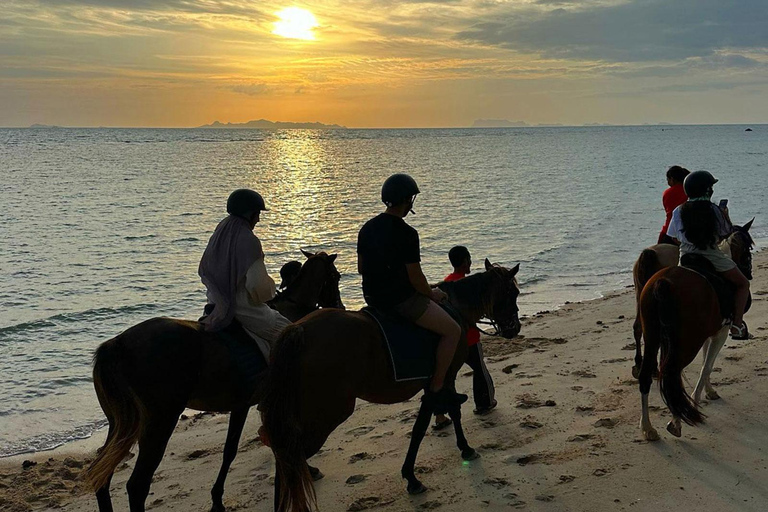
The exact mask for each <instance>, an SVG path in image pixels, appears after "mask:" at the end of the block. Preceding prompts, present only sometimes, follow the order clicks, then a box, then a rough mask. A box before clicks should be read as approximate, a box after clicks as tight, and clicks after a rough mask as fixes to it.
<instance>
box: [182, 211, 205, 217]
mask: <svg viewBox="0 0 768 512" xmlns="http://www.w3.org/2000/svg"><path fill="white" fill-rule="evenodd" d="M202 214H203V212H184V213H180V214H179V217H189V216H191V215H196V216H197V215H202Z"/></svg>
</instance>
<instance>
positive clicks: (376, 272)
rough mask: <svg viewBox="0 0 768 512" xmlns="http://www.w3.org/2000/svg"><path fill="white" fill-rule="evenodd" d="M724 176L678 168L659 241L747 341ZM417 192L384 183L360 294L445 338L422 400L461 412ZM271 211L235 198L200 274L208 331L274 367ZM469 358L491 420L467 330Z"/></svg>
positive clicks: (364, 238)
mask: <svg viewBox="0 0 768 512" xmlns="http://www.w3.org/2000/svg"><path fill="white" fill-rule="evenodd" d="M717 181H718V180H717V179H715V178H714V176H712V174H710V173H709V172H707V171H695V172H689V171H688V170H687V169H684V168H682V167H680V166H673V167H670V169H669V170H668V171H667V182H668V184H669V188H668V189H667V190H666V191H665V192H664V196H663V204H664V208H665V210H666V213H667V218H666V222H665V224H664V227H663V229H662V232H661V233H660V235H659V243H670V244H675V245H678V246H679V250H680V255H681V257H682V256H684V255H686V254H698V255H701V256H704V257H705V258H707V259H708V260H709V261H710V262H711V263H712V265H713V266H714V268H715V270H716V271H717V272H719V273H720V274H721V275H722V276H723V277H724V278H725V279H726V280H728V281H729V282H730V283H732V284H733V286H734V288H735V290H736V294H735V311H734V318H733V324H732V327H731V337H732V338H733V339H747V337H748V332H747V327H746V324H744V322H743V314H744V308H745V306H746V302H747V297H748V295H749V281H748V280H747V278H746V277H745V276H744V274H743V273H742V272H741V271H740V270H739V269H738V268H737V267H736V264H735V263H734V262H733V261H732V260H731V259H730V258H729V257H728V256H727V255H725V254H724V253H723V252H721V251H720V250H719V248H718V245H719V243H720V242H721V241H722V240H723V239H724V238H726V237H727V236H729V235H730V234H731V232H732V231H733V226H732V223H731V221H730V218H729V215H728V208H727V206H726V204H727V203H725V202H721V203H720V204H719V205H718V204H715V203H713V202H712V201H711V198H712V195H713V187H714V185H715V184H716V183H717ZM419 193H420V190H419V187H418V185H417V183H416V181H415V180H414V179H413V178H412V177H410V176H409V175H407V174H394V175H392V176H390V177H389V178H388V179H387V180H386V181H385V182H384V185H383V186H382V189H381V200H382V202H383V203H384V204H385V205H386V210H385V211H384V212H383V213H381V214H379V215H377V216H376V217H374V218H372V219H370V220H369V221H368V222H366V223H365V224H364V225H363V227H362V228H361V229H360V232H359V234H358V240H357V255H358V261H357V269H358V272H359V273H360V274H361V275H362V282H363V283H362V285H363V296H364V298H365V301H366V303H367V304H368V305H369V306H372V307H374V308H377V309H379V310H382V311H385V312H388V313H391V314H394V315H397V316H399V317H401V318H404V319H407V320H409V321H411V322H413V323H415V324H417V325H419V326H421V327H423V328H425V329H427V330H429V331H432V332H434V333H436V334H438V335H439V336H440V340H439V343H438V345H437V352H436V360H435V371H434V374H433V376H432V379H431V381H430V383H429V385H428V387H427V390H426V395H425V400H430V401H433V402H434V405H435V406H436V409H437V410H445V409H446V408H448V407H449V406H452V405H458V404H461V403H463V402H465V401H466V400H467V396H466V395H463V394H460V393H456V392H455V391H453V390H450V389H448V387H446V386H444V381H445V377H446V374H447V372H448V368H449V366H450V364H451V361H452V359H453V355H454V353H455V351H456V347H457V345H458V343H459V339H460V336H461V328H460V327H459V325H458V324H457V322H456V321H455V320H454V319H453V318H452V317H451V315H449V314H448V313H447V312H446V311H445V310H444V309H443V308H442V307H441V306H440V303H442V302H444V301H445V300H446V299H447V296H446V294H445V293H444V292H443V291H441V290H440V289H439V288H436V287H432V286H430V284H429V282H428V280H427V278H426V277H425V275H424V273H423V271H422V269H421V263H420V262H421V256H420V246H419V234H418V232H417V231H416V230H415V229H414V228H413V227H411V226H410V225H408V224H407V223H406V222H405V218H406V217H407V216H408V214H409V213H410V212H412V211H413V210H412V209H413V204H414V201H415V199H416V196H417V195H418V194H419ZM266 210H267V207H266V204H265V202H264V199H263V198H262V196H261V195H260V194H259V193H258V192H255V191H253V190H249V189H239V190H236V191H234V192H233V193H232V194H231V195H230V196H229V199H228V201H227V212H228V213H229V215H228V216H227V217H226V218H225V219H224V220H222V221H221V222H220V223H219V224H218V226H217V227H216V229H215V231H214V233H213V235H212V236H211V238H210V240H209V242H208V246H207V248H206V249H205V252H204V254H203V257H202V259H201V261H200V267H199V274H200V278H201V280H202V282H203V284H204V285H205V286H206V288H207V298H208V306H207V307H206V313H207V315H206V316H205V317H204V318H203V319H202V322H203V324H204V326H205V328H206V329H207V330H210V331H218V330H221V329H224V328H226V327H227V326H229V325H230V324H231V323H232V322H233V320H236V321H237V322H239V323H240V325H241V326H242V327H243V329H245V331H246V332H247V333H248V334H250V335H251V336H252V337H253V338H254V339H255V340H256V342H257V344H258V346H259V349H260V350H261V352H262V353H263V354H264V356H265V358H267V360H269V352H270V346H271V345H272V344H274V342H275V341H276V340H277V338H278V337H279V335H280V333H281V332H282V330H283V329H284V328H285V327H286V326H287V325H289V324H290V322H289V320H288V319H286V318H285V317H284V316H282V315H281V314H280V313H278V312H277V311H275V310H274V309H272V308H270V307H269V306H268V305H267V301H269V300H270V299H272V298H274V296H275V293H276V287H275V282H274V281H273V280H272V278H271V277H270V276H269V274H268V272H267V270H266V267H265V264H264V251H263V249H262V246H261V242H260V241H259V239H258V237H257V236H256V235H255V234H254V233H253V229H254V227H255V226H256V224H257V223H258V222H259V220H260V215H261V212H263V211H266ZM449 259H450V261H451V264H452V266H453V269H454V271H453V272H452V273H451V274H449V275H448V276H447V277H446V278H445V280H446V281H451V280H456V279H460V278H462V277H464V276H465V275H467V274H469V272H470V268H471V263H472V260H471V256H470V253H469V251H468V250H467V249H466V247H463V246H457V247H454V248H453V249H451V252H450V253H449ZM300 269H301V264H300V263H298V262H291V263H289V264H288V265H286V266H284V267H283V269H282V270H281V278H282V280H283V282H282V283H281V288H282V287H285V286H287V285H288V284H289V283H290V282H291V281H292V280H293V279H295V277H296V275H297V274H298V272H299V271H300ZM467 341H468V344H469V345H470V353H469V357H468V361H467V363H468V364H470V366H472V368H473V370H474V373H473V374H474V376H475V378H474V386H473V391H474V395H475V405H476V409H475V412H476V413H477V414H486V413H488V412H490V411H491V410H492V409H493V408H494V407H495V406H496V400H495V399H494V388H493V381H492V380H491V378H490V375H489V373H488V370H487V369H486V368H485V364H484V361H483V356H482V347H481V345H480V343H479V332H478V331H477V330H476V329H470V330H469V331H468V333H467ZM449 424H450V420H449V419H448V418H446V417H444V416H438V417H437V420H436V424H435V428H444V427H446V426H448V425H449Z"/></svg>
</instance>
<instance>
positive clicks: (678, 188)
mask: <svg viewBox="0 0 768 512" xmlns="http://www.w3.org/2000/svg"><path fill="white" fill-rule="evenodd" d="M690 173H691V171H689V170H688V169H686V168H685V167H680V166H679V165H673V166H672V167H670V168H669V169H668V170H667V184H668V185H669V188H668V189H667V190H665V191H664V195H663V196H662V198H661V202H662V204H663V205H664V211H665V212H666V213H667V220H666V221H665V222H664V227H662V228H661V233H659V241H658V243H660V244H675V245H678V244H677V243H676V242H675V240H674V239H673V238H672V237H671V236H669V235H667V230H668V229H669V221H670V220H672V212H673V211H675V208H677V207H678V206H680V205H681V204H683V203H684V202H686V201H687V200H688V196H687V195H685V190H683V181H684V180H685V177H686V176H688V175H689V174H690Z"/></svg>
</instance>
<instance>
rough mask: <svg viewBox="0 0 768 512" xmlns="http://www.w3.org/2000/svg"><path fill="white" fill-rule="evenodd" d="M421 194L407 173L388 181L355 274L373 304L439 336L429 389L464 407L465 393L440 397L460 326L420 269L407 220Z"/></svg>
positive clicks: (360, 245) (361, 242)
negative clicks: (360, 277)
mask: <svg viewBox="0 0 768 512" xmlns="http://www.w3.org/2000/svg"><path fill="white" fill-rule="evenodd" d="M418 193H419V187H418V185H417V184H416V182H415V181H414V180H413V178H411V177H410V176H408V175H407V174H394V175H392V176H390V177H389V178H388V179H387V180H386V181H385V182H384V186H383V187H382V189H381V200H382V201H383V202H384V204H386V205H387V209H386V211H385V212H384V213H382V214H380V215H378V216H376V217H374V218H373V219H371V220H369V221H368V222H366V223H365V225H364V226H363V227H362V229H361V230H360V233H359V234H358V238H357V255H358V259H357V270H358V272H359V273H360V274H361V275H362V276H363V295H364V296H365V301H366V302H367V303H368V304H369V305H371V306H374V307H376V308H378V309H382V310H388V311H392V312H394V313H396V314H398V315H400V316H403V317H405V318H407V319H408V320H410V321H412V322H414V323H416V324H417V325H419V326H421V327H424V328H425V329H428V330H430V331H432V332H435V333H437V334H439V335H440V342H439V344H438V347H437V357H436V361H435V373H434V375H433V376H432V381H431V383H430V386H429V391H430V392H431V393H432V396H433V397H434V399H435V400H437V402H439V404H441V405H446V404H448V403H452V402H458V403H461V402H462V401H464V400H466V395H454V396H448V394H447V393H440V392H441V390H442V389H443V382H444V380H445V374H446V373H447V372H448V367H449V366H450V364H451V361H452V360H453V356H454V354H455V353H456V346H457V345H458V342H459V338H460V336H461V328H460V327H459V325H458V324H457V323H456V322H455V321H454V320H453V318H451V316H450V315H449V314H448V313H446V312H445V310H443V308H441V307H440V306H439V305H438V304H437V303H438V302H441V301H443V300H445V299H446V298H447V296H446V295H445V293H444V292H443V291H442V290H440V289H438V288H434V289H433V288H430V286H429V283H428V282H427V278H426V277H425V276H424V273H423V272H422V270H421V263H420V261H421V255H420V253H419V234H418V233H417V232H416V230H415V229H413V228H412V227H411V226H409V225H408V224H406V223H405V221H404V220H403V219H404V218H405V217H406V216H407V215H408V212H410V211H411V209H412V208H413V201H414V200H415V199H416V194H418Z"/></svg>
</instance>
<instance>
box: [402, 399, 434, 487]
mask: <svg viewBox="0 0 768 512" xmlns="http://www.w3.org/2000/svg"><path fill="white" fill-rule="evenodd" d="M428 404H429V402H428V401H422V402H421V407H420V408H419V415H418V416H417V417H416V423H414V425H413V430H412V431H411V444H410V445H409V446H408V454H407V455H406V456H405V462H403V467H402V469H401V470H400V474H401V475H402V477H403V478H405V479H406V480H408V494H421V493H423V492H424V491H426V490H427V488H426V487H424V484H422V483H421V482H420V481H419V479H418V478H416V475H415V474H414V466H415V465H416V454H418V452H419V446H420V445H421V441H422V440H423V439H424V436H425V435H426V433H427V428H428V427H429V420H430V419H431V418H432V413H433V411H434V407H432V406H431V405H428Z"/></svg>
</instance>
